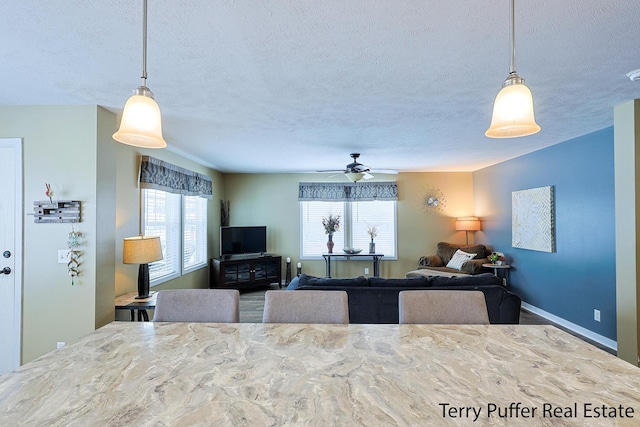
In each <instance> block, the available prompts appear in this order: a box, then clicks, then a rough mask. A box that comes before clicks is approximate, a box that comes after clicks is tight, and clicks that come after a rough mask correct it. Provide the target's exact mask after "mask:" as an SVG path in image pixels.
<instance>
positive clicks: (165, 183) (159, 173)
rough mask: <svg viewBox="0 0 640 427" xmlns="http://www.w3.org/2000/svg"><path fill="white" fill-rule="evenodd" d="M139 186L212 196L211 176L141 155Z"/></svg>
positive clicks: (191, 194)
mask: <svg viewBox="0 0 640 427" xmlns="http://www.w3.org/2000/svg"><path fill="white" fill-rule="evenodd" d="M140 187H142V188H151V189H154V190H162V191H167V192H169V193H177V194H183V195H185V196H200V197H204V198H207V199H212V198H213V186H212V184H211V178H210V177H208V176H206V175H203V174H201V173H197V172H193V171H190V170H188V169H184V168H181V167H179V166H176V165H172V164H171V163H167V162H164V161H162V160H158V159H156V158H154V157H150V156H142V162H141V164H140Z"/></svg>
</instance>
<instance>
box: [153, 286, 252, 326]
mask: <svg viewBox="0 0 640 427" xmlns="http://www.w3.org/2000/svg"><path fill="white" fill-rule="evenodd" d="M239 304H240V292H238V290H236V289H171V290H166V291H158V295H157V296H156V308H155V311H154V313H153V321H154V322H201V323H203V322H206V323H238V321H239V320H240V310H239Z"/></svg>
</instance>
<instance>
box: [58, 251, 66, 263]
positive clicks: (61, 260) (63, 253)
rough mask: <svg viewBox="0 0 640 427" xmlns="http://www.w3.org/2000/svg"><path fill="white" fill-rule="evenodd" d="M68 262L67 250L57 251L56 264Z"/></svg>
mask: <svg viewBox="0 0 640 427" xmlns="http://www.w3.org/2000/svg"><path fill="white" fill-rule="evenodd" d="M68 262H69V249H58V264H66V263H68Z"/></svg>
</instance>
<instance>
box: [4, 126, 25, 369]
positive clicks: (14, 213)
mask: <svg viewBox="0 0 640 427" xmlns="http://www.w3.org/2000/svg"><path fill="white" fill-rule="evenodd" d="M21 284H22V140H21V139H19V138H0V343H2V344H1V345H0V374H3V373H6V372H9V371H12V370H13V369H16V368H17V367H18V366H20V335H21V333H20V331H21V321H20V319H21V309H22V304H21V300H22V286H21Z"/></svg>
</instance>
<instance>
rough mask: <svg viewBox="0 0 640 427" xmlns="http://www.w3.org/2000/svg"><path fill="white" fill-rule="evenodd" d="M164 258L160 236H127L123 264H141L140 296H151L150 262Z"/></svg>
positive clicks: (139, 273)
mask: <svg viewBox="0 0 640 427" xmlns="http://www.w3.org/2000/svg"><path fill="white" fill-rule="evenodd" d="M161 259H162V246H161V245H160V237H158V236H136V237H125V239H124V246H123V250H122V263H123V264H140V268H139V269H138V296H137V297H136V299H143V298H149V263H150V262H154V261H160V260H161Z"/></svg>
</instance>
